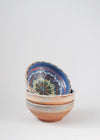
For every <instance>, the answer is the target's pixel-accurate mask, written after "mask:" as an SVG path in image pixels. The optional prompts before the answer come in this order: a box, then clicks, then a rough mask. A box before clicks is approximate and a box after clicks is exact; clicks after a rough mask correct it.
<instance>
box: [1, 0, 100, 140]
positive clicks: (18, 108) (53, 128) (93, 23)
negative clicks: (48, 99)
mask: <svg viewBox="0 0 100 140" xmlns="http://www.w3.org/2000/svg"><path fill="white" fill-rule="evenodd" d="M38 60H41V61H47V62H52V63H53V64H56V65H58V66H59V67H60V68H62V69H63V70H64V72H66V73H67V75H68V77H69V79H70V81H71V85H72V88H73V89H75V90H76V101H75V107H74V109H73V110H72V112H71V113H70V114H69V115H68V116H66V117H65V118H64V119H63V120H62V121H60V122H56V123H44V122H40V121H38V120H37V119H36V118H35V117H34V116H33V115H32V114H31V113H30V112H29V111H28V109H27V108H26V105H25V71H26V68H27V67H28V65H29V64H31V63H33V62H35V61H38ZM0 139H2V140H20V139H21V140H22V139H24V140H27V139H33V140H40V139H41V140H47V139H48V140H51V139H57V140H61V139H69V140H70V139H74V140H75V139H77V140H80V139H81V140H84V139H85V140H92V139H93V140H94V139H100V1H99V0H91V1H90V0H68V1H67V0H40V1H39V0H16V1H15V0H0Z"/></svg>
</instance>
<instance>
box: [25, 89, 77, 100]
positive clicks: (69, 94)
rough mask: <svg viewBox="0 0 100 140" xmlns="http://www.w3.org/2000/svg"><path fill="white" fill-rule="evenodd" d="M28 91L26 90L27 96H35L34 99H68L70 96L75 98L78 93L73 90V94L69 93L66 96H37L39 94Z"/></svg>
mask: <svg viewBox="0 0 100 140" xmlns="http://www.w3.org/2000/svg"><path fill="white" fill-rule="evenodd" d="M27 90H28V89H26V94H28V95H30V96H33V97H40V98H65V97H66V98H67V97H69V96H73V95H75V94H76V91H75V90H73V89H71V90H73V93H68V94H66V95H40V94H37V93H31V92H30V91H27Z"/></svg>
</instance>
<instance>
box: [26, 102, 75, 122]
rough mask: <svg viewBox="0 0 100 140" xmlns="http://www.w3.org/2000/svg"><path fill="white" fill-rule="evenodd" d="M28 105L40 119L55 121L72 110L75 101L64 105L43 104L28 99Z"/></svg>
mask: <svg viewBox="0 0 100 140" xmlns="http://www.w3.org/2000/svg"><path fill="white" fill-rule="evenodd" d="M26 105H27V107H28V108H29V110H30V111H31V112H32V113H33V114H34V115H35V116H36V117H37V118H38V119H39V120H41V121H45V122H55V121H59V120H61V119H62V118H63V117H64V116H66V115H67V114H68V113H69V112H70V111H71V109H72V108H73V105H74V101H72V102H70V103H68V104H63V105H41V104H36V103H32V102H30V101H28V100H26Z"/></svg>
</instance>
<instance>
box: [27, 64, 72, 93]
mask: <svg viewBox="0 0 100 140" xmlns="http://www.w3.org/2000/svg"><path fill="white" fill-rule="evenodd" d="M26 79H27V83H28V85H29V87H30V89H31V90H32V91H33V93H36V94H39V95H66V94H68V93H69V92H70V82H69V80H68V78H67V76H66V74H65V73H64V72H63V71H62V70H61V69H59V68H58V67H56V66H55V65H52V64H50V63H45V62H37V63H33V64H32V65H31V66H30V67H29V68H28V70H27V72H26Z"/></svg>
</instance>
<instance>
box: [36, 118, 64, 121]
mask: <svg viewBox="0 0 100 140" xmlns="http://www.w3.org/2000/svg"><path fill="white" fill-rule="evenodd" d="M38 119H39V120H40V121H43V122H58V121H60V120H62V118H59V119H52V120H45V119H41V118H38Z"/></svg>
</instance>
